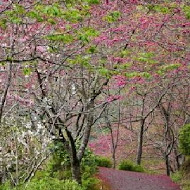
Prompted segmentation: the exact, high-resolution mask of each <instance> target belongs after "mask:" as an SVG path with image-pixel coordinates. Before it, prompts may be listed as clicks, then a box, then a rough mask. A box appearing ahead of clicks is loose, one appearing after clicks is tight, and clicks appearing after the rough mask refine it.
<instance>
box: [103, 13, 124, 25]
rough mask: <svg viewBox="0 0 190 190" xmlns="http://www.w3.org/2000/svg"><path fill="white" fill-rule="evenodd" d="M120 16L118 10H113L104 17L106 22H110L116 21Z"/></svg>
mask: <svg viewBox="0 0 190 190" xmlns="http://www.w3.org/2000/svg"><path fill="white" fill-rule="evenodd" d="M120 16H121V13H120V12H119V11H113V12H111V13H109V14H108V15H107V16H106V17H105V18H104V19H105V20H106V21H107V22H108V23H112V22H116V21H118V20H119V18H120Z"/></svg>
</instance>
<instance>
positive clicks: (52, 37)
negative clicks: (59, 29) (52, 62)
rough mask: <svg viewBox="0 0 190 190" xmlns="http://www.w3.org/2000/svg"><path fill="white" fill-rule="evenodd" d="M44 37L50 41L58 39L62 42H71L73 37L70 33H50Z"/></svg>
mask: <svg viewBox="0 0 190 190" xmlns="http://www.w3.org/2000/svg"><path fill="white" fill-rule="evenodd" d="M46 38H47V39H48V40H51V41H59V42H64V43H71V42H72V41H73V39H74V38H73V36H72V35H70V34H52V35H48V36H47V37H46Z"/></svg>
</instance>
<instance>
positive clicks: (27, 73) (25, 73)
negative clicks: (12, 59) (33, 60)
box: [23, 67, 32, 76]
mask: <svg viewBox="0 0 190 190" xmlns="http://www.w3.org/2000/svg"><path fill="white" fill-rule="evenodd" d="M31 72H32V70H31V68H29V67H25V68H24V69H23V73H24V75H25V76H26V75H30V74H31Z"/></svg>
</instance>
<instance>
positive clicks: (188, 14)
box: [183, 5, 190, 19]
mask: <svg viewBox="0 0 190 190" xmlns="http://www.w3.org/2000/svg"><path fill="white" fill-rule="evenodd" d="M183 11H184V13H185V16H186V18H187V19H190V6H188V5H185V6H184V7H183Z"/></svg>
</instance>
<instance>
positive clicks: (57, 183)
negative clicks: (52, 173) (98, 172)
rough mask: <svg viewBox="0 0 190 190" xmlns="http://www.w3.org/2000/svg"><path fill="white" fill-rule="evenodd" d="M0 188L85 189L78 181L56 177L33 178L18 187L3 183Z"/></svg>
mask: <svg viewBox="0 0 190 190" xmlns="http://www.w3.org/2000/svg"><path fill="white" fill-rule="evenodd" d="M0 190H85V189H84V188H82V187H81V186H80V185H79V184H77V182H75V181H71V180H65V181H63V180H62V181H61V180H58V179H56V178H51V177H49V178H44V179H41V180H32V181H31V182H29V183H27V184H24V185H22V186H18V187H15V188H13V187H11V185H7V184H6V185H3V186H1V187H0Z"/></svg>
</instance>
